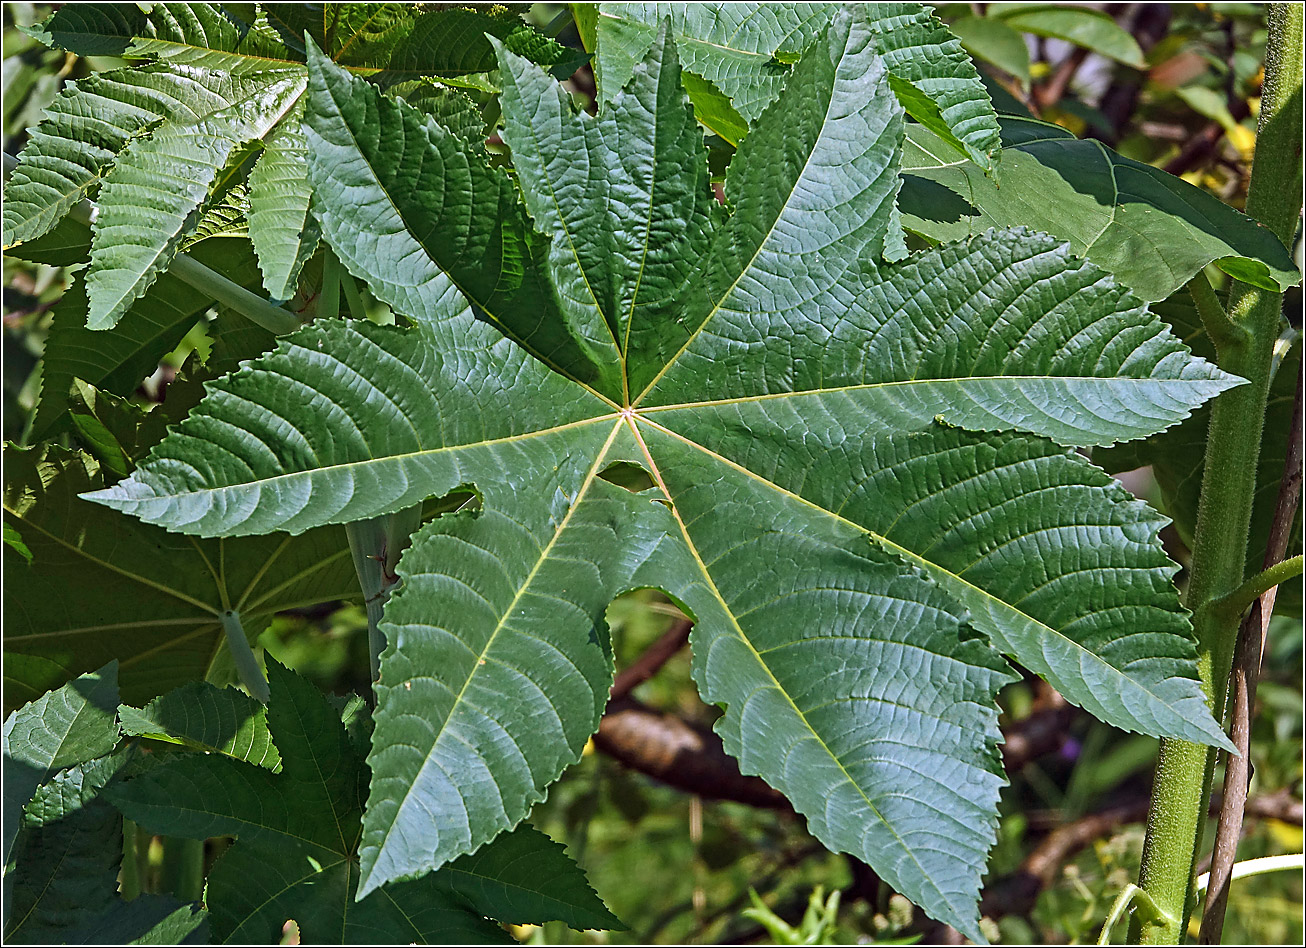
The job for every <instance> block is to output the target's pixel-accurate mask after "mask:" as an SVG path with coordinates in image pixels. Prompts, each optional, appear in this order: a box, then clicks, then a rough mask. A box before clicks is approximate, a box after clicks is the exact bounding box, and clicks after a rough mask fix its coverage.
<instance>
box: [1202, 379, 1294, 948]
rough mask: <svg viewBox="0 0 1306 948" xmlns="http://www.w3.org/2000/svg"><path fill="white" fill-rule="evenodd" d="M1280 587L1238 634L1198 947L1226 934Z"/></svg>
mask: <svg viewBox="0 0 1306 948" xmlns="http://www.w3.org/2000/svg"><path fill="white" fill-rule="evenodd" d="M1303 370H1306V363H1303V365H1302V367H1301V368H1299V369H1298V371H1297V395H1296V399H1295V401H1294V403H1293V411H1292V427H1291V429H1289V430H1290V431H1291V432H1292V435H1291V438H1290V440H1289V442H1288V453H1287V457H1286V458H1285V459H1284V465H1283V477H1282V479H1281V480H1280V481H1279V495H1278V498H1277V500H1276V501H1275V506H1274V518H1273V520H1272V521H1271V524H1270V537H1269V540H1268V542H1267V543H1266V545H1265V560H1264V562H1263V563H1262V567H1261V568H1262V569H1269V568H1270V567H1272V566H1274V565H1276V564H1277V563H1279V562H1281V561H1282V560H1283V558H1284V555H1285V554H1286V553H1287V552H1288V541H1289V539H1290V537H1291V535H1292V525H1293V522H1294V520H1295V519H1296V516H1297V504H1298V501H1299V500H1300V499H1301V486H1302V381H1303V379H1302V371H1303ZM1277 592H1278V587H1277V586H1274V587H1271V588H1270V589H1269V590H1268V591H1266V592H1265V593H1264V594H1263V595H1262V596H1261V597H1260V598H1259V599H1258V600H1257V601H1256V602H1255V603H1254V604H1253V605H1252V608H1251V610H1250V611H1249V612H1248V613H1247V616H1246V618H1244V619H1243V623H1242V626H1241V627H1240V628H1239V630H1238V645H1237V651H1236V652H1235V654H1234V662H1233V674H1232V679H1231V681H1230V707H1231V712H1230V714H1231V723H1230V731H1229V733H1230V738H1231V739H1232V741H1233V743H1234V746H1235V747H1236V748H1238V756H1236V757H1235V756H1230V757H1229V758H1228V762H1227V765H1226V769H1225V775H1224V802H1223V805H1222V806H1221V807H1220V822H1219V825H1218V827H1217V829H1216V833H1215V846H1214V849H1213V850H1212V855H1211V877H1210V884H1209V885H1208V886H1207V889H1206V907H1205V910H1204V911H1203V913H1202V927H1201V934H1200V939H1199V940H1200V942H1201V943H1202V944H1205V945H1218V944H1219V943H1220V935H1221V933H1222V932H1223V930H1224V913H1225V907H1226V906H1227V904H1228V901H1229V882H1230V880H1231V878H1232V874H1233V865H1234V860H1235V859H1236V857H1237V853H1238V840H1239V838H1240V837H1241V836H1242V823H1243V808H1244V805H1245V804H1246V801H1247V788H1248V784H1249V782H1250V780H1251V774H1250V771H1249V767H1250V763H1249V761H1248V755H1249V753H1250V746H1251V726H1252V708H1253V707H1254V706H1255V704H1256V684H1257V681H1258V680H1259V678H1260V673H1261V657H1262V655H1263V654H1264V652H1265V635H1266V632H1267V631H1268V629H1269V627H1270V617H1271V616H1272V615H1273V614H1274V600H1275V596H1276V594H1277Z"/></svg>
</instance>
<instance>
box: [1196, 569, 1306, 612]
mask: <svg viewBox="0 0 1306 948" xmlns="http://www.w3.org/2000/svg"><path fill="white" fill-rule="evenodd" d="M1302 562H1303V559H1302V555H1301V554H1300V553H1298V554H1297V555H1296V556H1294V557H1292V558H1291V559H1286V560H1280V561H1279V562H1278V563H1275V564H1274V565H1273V566H1270V567H1267V568H1266V569H1263V570H1261V571H1260V572H1259V573H1257V574H1256V575H1255V576H1253V577H1252V578H1251V579H1249V580H1247V582H1245V583H1243V584H1242V585H1241V586H1239V587H1238V588H1237V589H1235V590H1234V591H1233V592H1231V593H1228V594H1227V595H1224V596H1221V597H1220V598H1219V599H1212V600H1211V601H1210V602H1209V603H1208V604H1207V605H1208V607H1209V608H1210V609H1212V610H1214V611H1217V612H1219V613H1220V615H1221V617H1222V618H1224V619H1226V620H1227V619H1237V618H1238V617H1239V616H1241V615H1242V614H1243V613H1244V612H1246V611H1247V609H1248V607H1249V606H1251V604H1252V603H1254V602H1255V601H1256V600H1257V599H1260V598H1261V596H1263V595H1264V594H1265V593H1266V592H1268V591H1269V590H1270V589H1272V588H1273V587H1275V586H1280V585H1282V584H1283V583H1286V582H1287V581H1288V580H1290V579H1296V578H1297V577H1298V576H1300V575H1301V573H1302Z"/></svg>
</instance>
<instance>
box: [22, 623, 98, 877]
mask: <svg viewBox="0 0 1306 948" xmlns="http://www.w3.org/2000/svg"><path fill="white" fill-rule="evenodd" d="M5 612H6V615H10V614H11V613H10V611H9V610H8V609H6V610H5ZM117 710H118V665H117V662H110V663H109V664H107V665H105V666H104V667H103V668H101V669H99V670H98V671H95V672H91V673H89V674H86V675H83V676H81V677H80V678H78V679H76V680H75V681H70V682H68V684H66V685H64V686H63V687H62V688H59V689H57V690H55V691H50V692H48V693H46V694H44V695H42V696H41V697H40V698H38V699H36V700H35V701H33V702H31V703H30V704H27V705H24V706H23V707H21V708H19V709H18V710H17V711H14V712H13V713H12V714H10V715H9V716H8V717H7V718H6V719H5V726H4V821H3V822H4V858H5V862H6V863H8V861H9V856H10V849H11V847H12V846H13V842H14V837H15V835H16V834H17V833H18V826H19V823H20V822H21V820H22V812H23V808H24V807H25V806H27V803H28V801H29V800H31V799H32V796H33V795H34V794H35V793H36V790H37V788H38V787H40V786H41V784H43V783H45V782H46V781H47V780H48V779H49V778H50V777H52V776H54V774H56V773H57V772H58V771H60V770H63V769H64V768H65V767H71V766H73V765H74V764H80V763H84V762H85V761H89V760H93V759H94V758H96V757H103V756H104V755H105V754H108V753H109V752H110V751H111V750H113V748H114V745H115V744H117V743H118V717H117Z"/></svg>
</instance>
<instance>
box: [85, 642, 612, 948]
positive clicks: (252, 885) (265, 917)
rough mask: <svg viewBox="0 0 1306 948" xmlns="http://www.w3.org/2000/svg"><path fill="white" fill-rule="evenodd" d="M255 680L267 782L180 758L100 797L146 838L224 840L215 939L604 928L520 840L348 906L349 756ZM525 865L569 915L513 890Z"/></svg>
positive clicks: (303, 686) (351, 836) (553, 859)
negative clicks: (561, 895) (229, 840)
mask: <svg viewBox="0 0 1306 948" xmlns="http://www.w3.org/2000/svg"><path fill="white" fill-rule="evenodd" d="M268 678H269V685H270V688H271V699H270V701H269V704H268V712H267V713H268V722H269V725H270V727H271V731H272V735H273V737H274V739H275V740H276V742H277V744H278V746H279V747H280V748H281V751H282V754H283V757H282V764H283V767H282V770H281V772H280V773H279V774H272V773H269V772H268V771H267V770H264V769H261V768H258V767H254V766H251V765H249V764H245V763H241V762H237V761H234V760H231V759H225V758H222V757H220V756H215V755H194V756H186V757H180V758H174V759H172V760H169V761H167V762H165V763H163V764H161V765H159V766H157V767H155V768H152V769H151V770H149V771H147V772H145V773H143V774H142V775H140V776H138V777H135V778H134V779H132V780H129V781H128V782H126V783H124V784H120V785H118V786H116V787H115V788H113V789H112V790H110V791H109V794H110V797H111V799H112V800H113V801H114V803H115V804H116V805H117V806H118V807H119V808H120V809H121V810H122V811H123V812H124V814H127V815H128V816H129V817H130V818H131V819H133V820H136V821H137V822H139V823H140V824H141V825H143V826H146V827H148V828H151V829H154V830H157V831H160V832H164V833H167V834H170V835H176V836H183V837H190V838H196V839H200V838H207V837H209V836H214V835H232V836H236V837H237V842H236V844H235V845H234V846H233V847H232V848H231V849H230V850H229V851H228V852H227V853H226V854H224V855H223V857H222V858H221V859H220V860H219V861H218V863H217V864H216V865H215V866H214V867H213V869H212V871H211V872H210V874H209V877H208V885H207V890H206V901H207V904H208V906H209V911H210V913H211V914H210V917H211V920H212V925H213V930H214V934H215V935H216V936H217V938H218V939H219V940H222V941H234V942H260V943H262V942H266V941H270V940H275V939H276V938H277V937H278V935H279V933H280V929H281V926H282V924H283V923H284V922H285V919H286V918H294V919H296V920H297V921H298V922H299V925H300V929H301V931H302V933H303V935H304V938H305V939H306V940H311V941H317V942H322V941H336V940H338V941H341V942H345V943H353V942H370V943H413V942H418V943H422V944H425V943H429V942H449V943H458V942H463V943H481V942H506V941H507V940H508V939H507V937H506V935H505V934H504V933H503V932H502V930H500V929H498V928H496V927H495V926H494V925H492V924H490V923H489V922H487V921H486V920H485V916H486V914H487V911H486V910H487V909H488V910H490V911H489V912H488V914H492V915H496V916H497V915H501V914H502V915H504V917H517V916H522V915H527V916H534V915H535V913H536V912H537V911H543V912H544V913H545V915H544V916H540V917H541V918H543V917H548V918H558V917H561V918H564V919H567V920H568V921H569V922H571V923H573V924H574V923H576V920H583V921H585V922H599V923H603V922H607V921H611V920H612V919H611V916H609V915H607V913H606V912H605V911H604V909H603V907H602V903H600V902H599V901H598V899H597V898H596V897H595V896H594V894H593V892H591V891H589V889H588V887H586V886H585V885H584V882H583V878H582V877H579V870H578V869H577V868H576V867H575V866H574V864H572V863H570V861H569V860H566V858H565V857H564V856H562V854H561V852H560V850H558V849H556V848H554V849H550V848H549V847H552V845H553V844H552V843H550V842H549V841H548V840H547V839H546V838H543V837H541V836H540V834H538V833H535V832H534V831H527V832H524V833H520V834H513V835H511V836H508V837H505V838H504V839H503V840H502V841H500V842H498V843H495V844H493V845H492V846H491V847H489V848H488V849H487V850H485V851H483V852H482V853H481V854H478V855H479V858H476V859H472V860H468V861H466V863H465V864H463V865H462V866H461V867H460V868H459V869H457V870H456V871H455V867H450V871H448V872H445V873H440V874H437V875H434V876H430V877H428V878H426V879H423V880H420V881H417V882H410V883H404V884H400V885H395V886H390V887H387V888H386V889H384V890H382V891H380V892H374V893H372V894H371V895H369V896H367V897H366V898H363V899H361V900H360V901H359V902H357V903H355V901H354V898H353V896H354V892H355V889H356V886H357V883H358V874H357V873H358V867H357V863H356V857H357V845H358V838H359V833H360V830H361V824H360V817H361V815H362V791H363V789H364V787H365V784H366V769H365V767H364V766H363V761H362V758H361V755H359V754H358V752H357V751H356V750H355V749H354V747H353V746H352V745H351V743H350V740H349V738H348V736H347V735H346V732H345V728H344V726H343V725H342V723H341V721H340V718H339V717H338V715H337V714H336V712H335V711H334V710H333V709H332V708H331V706H330V704H329V703H328V702H327V700H326V699H325V698H324V696H323V695H322V694H321V693H319V692H318V691H317V689H316V688H314V687H313V686H312V685H310V684H308V683H307V682H305V681H304V680H303V679H301V678H298V677H297V676H295V675H294V674H293V673H291V672H289V671H287V670H286V669H284V668H282V667H281V666H280V665H278V664H277V663H276V662H269V664H268ZM514 861H516V862H518V865H517V866H516V867H514V866H513V865H512V863H513V862H514ZM532 865H533V867H534V868H536V869H541V870H546V871H556V872H559V873H560V874H561V876H562V878H563V880H564V885H565V886H567V888H565V889H564V890H563V891H565V892H568V893H572V894H576V895H578V896H579V897H578V898H577V899H576V903H575V904H568V903H566V902H557V904H553V903H550V902H547V901H545V899H544V898H543V897H542V896H540V895H539V894H537V893H538V889H539V885H540V884H541V883H544V882H545V881H547V880H546V879H540V878H537V879H535V880H528V881H527V882H526V883H525V884H522V882H521V880H520V879H519V877H518V876H517V875H515V871H516V870H517V869H520V868H522V867H525V866H532ZM577 878H580V882H579V884H580V888H579V889H577V888H576V885H577ZM550 890H551V888H550ZM555 902H556V900H555Z"/></svg>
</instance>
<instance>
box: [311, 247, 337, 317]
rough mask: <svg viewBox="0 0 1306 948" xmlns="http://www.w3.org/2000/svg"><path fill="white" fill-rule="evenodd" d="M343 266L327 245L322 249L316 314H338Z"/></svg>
mask: <svg viewBox="0 0 1306 948" xmlns="http://www.w3.org/2000/svg"><path fill="white" fill-rule="evenodd" d="M342 272H343V268H342V267H341V266H340V261H339V260H337V259H336V255H335V254H334V253H332V252H331V248H330V247H327V248H326V249H325V250H323V251H322V292H321V294H320V295H319V296H318V299H317V314H318V315H319V316H322V317H324V318H326V319H330V318H332V317H335V316H339V315H340V277H341V275H342Z"/></svg>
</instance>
